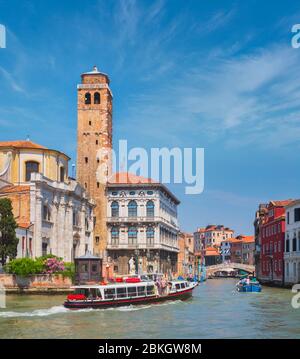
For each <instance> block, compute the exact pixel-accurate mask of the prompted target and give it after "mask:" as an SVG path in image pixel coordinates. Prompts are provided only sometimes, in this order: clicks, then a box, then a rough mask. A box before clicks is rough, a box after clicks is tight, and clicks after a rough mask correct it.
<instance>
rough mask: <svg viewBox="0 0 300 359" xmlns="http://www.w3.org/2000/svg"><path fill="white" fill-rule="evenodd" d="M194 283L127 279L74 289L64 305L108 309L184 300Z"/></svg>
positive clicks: (75, 307) (74, 307)
mask: <svg viewBox="0 0 300 359" xmlns="http://www.w3.org/2000/svg"><path fill="white" fill-rule="evenodd" d="M196 286H197V283H194V282H187V281H179V280H177V281H168V282H167V281H166V282H165V283H164V282H163V281H162V282H154V281H152V280H145V281H142V280H141V279H139V278H128V279H126V280H125V281H123V282H118V283H113V284H100V285H78V286H74V287H73V288H74V294H70V295H68V297H67V299H66V301H65V302H64V306H65V307H66V308H70V309H81V308H108V307H116V306H124V305H130V304H148V303H157V302H162V301H166V300H178V299H180V300H184V299H187V298H189V297H191V296H192V292H193V289H194V288H195V287H196Z"/></svg>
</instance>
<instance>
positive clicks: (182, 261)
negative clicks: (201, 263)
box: [178, 232, 195, 277]
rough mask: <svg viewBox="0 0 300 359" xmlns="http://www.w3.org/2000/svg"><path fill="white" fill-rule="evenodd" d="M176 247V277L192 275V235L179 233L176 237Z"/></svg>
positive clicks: (193, 256) (193, 269)
mask: <svg viewBox="0 0 300 359" xmlns="http://www.w3.org/2000/svg"><path fill="white" fill-rule="evenodd" d="M178 247H179V253H178V275H182V276H184V277H186V276H189V275H193V274H194V271H195V268H194V265H195V255H194V236H193V234H191V233H184V232H180V233H179V236H178Z"/></svg>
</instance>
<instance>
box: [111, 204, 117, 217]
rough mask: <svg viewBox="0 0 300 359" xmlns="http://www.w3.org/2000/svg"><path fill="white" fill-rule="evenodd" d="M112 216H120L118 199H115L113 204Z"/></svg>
mask: <svg viewBox="0 0 300 359" xmlns="http://www.w3.org/2000/svg"><path fill="white" fill-rule="evenodd" d="M111 216H112V217H119V203H118V202H117V201H113V202H112V204H111Z"/></svg>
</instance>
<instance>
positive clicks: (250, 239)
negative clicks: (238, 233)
mask: <svg viewBox="0 0 300 359" xmlns="http://www.w3.org/2000/svg"><path fill="white" fill-rule="evenodd" d="M242 241H243V243H254V242H255V241H254V236H243V238H242Z"/></svg>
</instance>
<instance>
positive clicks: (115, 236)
mask: <svg viewBox="0 0 300 359" xmlns="http://www.w3.org/2000/svg"><path fill="white" fill-rule="evenodd" d="M111 244H112V245H117V244H119V228H118V227H112V229H111Z"/></svg>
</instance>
